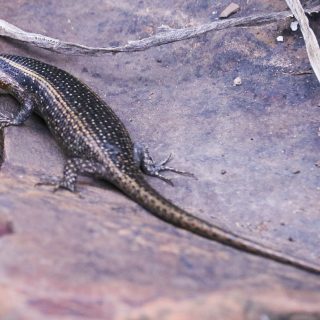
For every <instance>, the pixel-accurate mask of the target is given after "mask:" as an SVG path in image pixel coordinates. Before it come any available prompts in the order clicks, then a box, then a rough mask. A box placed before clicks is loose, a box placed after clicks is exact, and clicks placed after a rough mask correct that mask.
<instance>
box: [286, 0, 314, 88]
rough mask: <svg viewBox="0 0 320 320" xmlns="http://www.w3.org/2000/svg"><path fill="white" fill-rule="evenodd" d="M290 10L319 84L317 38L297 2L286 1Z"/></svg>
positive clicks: (297, 0) (296, 0)
mask: <svg viewBox="0 0 320 320" xmlns="http://www.w3.org/2000/svg"><path fill="white" fill-rule="evenodd" d="M286 2H287V4H288V6H289V8H290V10H291V11H292V13H293V14H294V16H295V18H296V19H297V21H298V22H299V25H300V29H301V32H302V35H303V38H304V41H305V43H306V49H307V53H308V57H309V60H310V64H311V67H312V69H313V71H314V73H315V74H316V76H317V78H318V80H319V82H320V48H319V44H318V41H317V38H316V36H315V34H314V32H313V31H312V29H311V28H310V27H309V20H308V18H307V17H306V15H305V13H304V10H303V8H302V5H301V3H300V1H299V0H286Z"/></svg>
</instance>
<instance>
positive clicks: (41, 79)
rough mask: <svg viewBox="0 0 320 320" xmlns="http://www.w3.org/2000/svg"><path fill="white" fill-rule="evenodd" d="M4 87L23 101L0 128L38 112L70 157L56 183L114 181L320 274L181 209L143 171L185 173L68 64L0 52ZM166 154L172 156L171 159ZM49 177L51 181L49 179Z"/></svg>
mask: <svg viewBox="0 0 320 320" xmlns="http://www.w3.org/2000/svg"><path fill="white" fill-rule="evenodd" d="M0 88H1V89H2V91H6V92H8V93H10V94H12V95H13V96H14V97H15V98H16V99H17V100H18V101H19V102H20V104H21V108H20V110H19V112H17V114H16V115H15V116H8V115H5V114H3V113H2V114H0V128H1V129H2V128H4V127H7V126H17V125H21V124H23V123H24V121H25V120H27V119H28V118H29V117H30V115H31V114H32V113H33V112H35V113H37V114H39V115H40V116H41V117H42V118H43V119H44V121H45V122H46V124H47V126H48V127H49V130H50V131H51V133H52V135H53V137H54V138H55V140H56V141H57V142H58V144H59V145H60V146H61V148H62V149H63V151H64V153H65V155H66V157H67V159H68V160H67V161H66V164H65V167H64V174H63V177H62V178H61V179H60V180H59V181H58V182H57V187H58V188H65V189H68V190H70V191H75V189H76V182H77V177H78V175H80V174H81V175H89V176H94V177H97V178H101V179H104V180H107V181H109V182H111V183H112V184H113V185H115V186H116V187H117V188H119V189H120V190H121V191H123V192H124V193H125V194H126V195H127V196H129V197H130V198H131V199H132V200H134V201H136V202H137V203H139V204H140V205H141V206H142V207H144V208H145V209H147V210H148V211H150V212H151V213H153V214H154V215H155V216H157V217H158V218H160V219H162V220H164V221H167V222H169V223H171V224H173V225H175V226H177V227H179V228H183V229H186V230H189V231H191V232H193V233H195V234H197V235H200V236H202V237H204V238H207V239H211V240H214V241H217V242H220V243H222V244H225V245H227V246H230V247H233V248H236V249H239V250H242V251H245V252H248V253H251V254H254V255H258V256H261V257H264V258H268V259H271V260H274V261H277V262H280V263H283V264H287V265H291V266H294V267H296V268H299V269H302V270H305V271H309V272H312V273H316V274H320V265H316V264H314V263H311V262H306V261H303V260H302V259H298V258H295V257H293V256H289V255H286V254H284V253H281V252H278V251H276V250H273V249H270V248H267V247H265V246H263V245H261V244H259V243H257V242H254V241H252V240H249V239H246V238H244V237H241V236H238V235H237V234H235V233H233V232H231V231H226V230H224V229H223V228H221V227H219V226H216V225H213V224H211V223H209V222H206V221H205V220H202V219H200V218H197V217H196V216H194V215H192V214H190V213H188V212H186V211H184V210H182V209H181V208H179V207H177V206H176V205H174V204H173V203H171V202H170V201H169V200H167V199H165V198H164V197H162V196H161V195H160V194H159V193H158V192H157V191H156V190H155V189H153V188H152V187H151V186H150V185H149V184H148V183H147V182H146V180H145V179H144V177H143V174H148V175H152V176H156V177H159V178H161V179H164V180H166V181H167V182H170V180H167V179H166V178H165V177H164V176H162V175H161V172H162V171H166V170H169V171H174V172H177V173H185V172H182V171H179V170H176V169H174V168H171V167H168V166H167V165H166V163H167V161H164V162H163V163H161V164H156V163H154V162H153V160H152V158H151V157H150V155H149V153H148V150H147V149H143V148H141V147H139V146H135V145H134V144H133V142H132V140H131V138H130V136H129V133H128V131H127V130H126V128H125V126H124V125H123V123H122V122H121V121H120V119H119V118H118V116H117V115H116V114H115V113H114V112H113V111H112V109H111V108H110V107H109V106H108V105H107V104H106V103H105V102H104V101H103V100H102V99H101V98H100V97H99V96H98V95H97V94H96V93H94V92H93V91H92V90H91V89H90V88H89V87H88V86H87V85H85V84H84V83H82V82H81V81H79V80H78V79H77V78H75V77H74V76H72V75H70V74H69V73H67V72H66V71H64V70H61V69H59V68H56V67H54V66H51V65H49V64H46V63H43V62H40V61H38V60H35V59H31V58H27V57H20V56H13V55H3V54H2V55H0ZM167 160H168V159H167ZM48 183H51V182H50V181H48Z"/></svg>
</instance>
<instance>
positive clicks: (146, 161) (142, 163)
mask: <svg viewBox="0 0 320 320" xmlns="http://www.w3.org/2000/svg"><path fill="white" fill-rule="evenodd" d="M134 160H135V162H136V165H137V166H138V167H139V168H140V169H141V170H142V172H143V173H145V174H146V175H149V176H153V177H156V178H159V179H161V180H163V181H165V182H167V183H168V184H170V185H172V186H173V182H172V181H171V179H168V178H166V177H164V176H163V175H162V174H161V172H165V171H171V172H174V173H178V174H181V175H184V176H188V177H193V178H194V177H195V176H194V174H192V173H190V172H187V171H182V170H178V169H176V168H173V167H170V166H167V163H168V162H169V161H171V160H172V154H170V155H169V156H168V157H167V158H166V159H165V160H163V161H162V162H160V163H156V162H154V160H153V159H152V157H151V155H150V153H149V149H148V148H147V147H144V146H141V145H139V144H135V146H134Z"/></svg>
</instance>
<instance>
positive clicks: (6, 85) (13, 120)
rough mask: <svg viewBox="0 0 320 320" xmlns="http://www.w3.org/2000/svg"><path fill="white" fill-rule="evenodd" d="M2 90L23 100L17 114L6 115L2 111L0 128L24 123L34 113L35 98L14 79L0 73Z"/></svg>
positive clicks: (0, 87)
mask: <svg viewBox="0 0 320 320" xmlns="http://www.w3.org/2000/svg"><path fill="white" fill-rule="evenodd" d="M0 92H1V93H6V94H10V95H12V96H14V97H15V98H16V99H17V100H18V101H20V102H21V107H20V110H19V111H18V113H17V114H16V115H13V114H11V115H6V114H5V113H3V112H0V129H3V128H5V127H9V126H19V125H21V124H23V123H24V122H25V121H26V120H27V119H28V118H29V117H30V116H31V114H32V112H33V111H34V109H35V100H34V99H33V98H32V96H31V95H30V94H27V93H26V91H25V90H24V89H23V87H22V86H20V85H19V84H18V83H16V82H15V81H14V80H12V79H9V78H7V77H5V76H3V75H2V74H1V73H0Z"/></svg>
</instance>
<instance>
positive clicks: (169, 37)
mask: <svg viewBox="0 0 320 320" xmlns="http://www.w3.org/2000/svg"><path fill="white" fill-rule="evenodd" d="M319 11H320V5H318V6H315V7H313V8H310V9H308V10H306V12H308V13H314V12H319ZM289 17H292V13H291V12H290V11H283V12H274V13H269V14H260V15H252V16H247V17H241V18H233V19H228V20H218V21H214V22H211V23H208V24H204V25H201V26H197V27H189V28H182V29H171V28H169V27H167V28H162V31H161V32H159V33H157V34H155V35H153V36H151V37H148V38H144V39H141V40H135V41H129V42H128V43H127V44H125V45H123V46H118V47H101V48H99V47H88V46H84V45H81V44H77V43H71V42H64V41H61V40H59V39H54V38H50V37H46V36H44V35H41V34H36V33H30V32H26V31H24V30H21V29H19V28H17V27H16V26H14V25H12V24H10V23H8V22H6V21H4V20H1V19H0V36H4V37H8V38H10V39H14V40H18V41H22V42H26V43H29V44H32V45H34V46H37V47H41V48H44V49H47V50H50V51H54V52H57V53H63V54H72V55H92V56H94V55H101V54H105V53H117V52H135V51H143V50H146V49H149V48H151V47H156V46H160V45H163V44H166V43H171V42H176V41H181V40H186V39H191V38H194V37H197V36H200V35H202V34H205V33H207V32H211V31H217V30H222V29H226V28H231V27H250V26H256V25H261V24H267V23H271V22H276V21H280V20H284V19H287V18H289Z"/></svg>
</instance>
